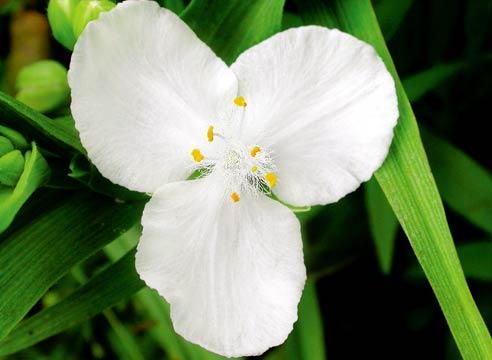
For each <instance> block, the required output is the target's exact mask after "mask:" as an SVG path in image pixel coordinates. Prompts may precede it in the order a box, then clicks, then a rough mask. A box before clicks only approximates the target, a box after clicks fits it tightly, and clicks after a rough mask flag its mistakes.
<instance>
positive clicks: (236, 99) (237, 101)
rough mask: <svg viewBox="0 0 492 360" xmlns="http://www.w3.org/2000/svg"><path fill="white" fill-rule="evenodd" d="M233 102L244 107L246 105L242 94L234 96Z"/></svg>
mask: <svg viewBox="0 0 492 360" xmlns="http://www.w3.org/2000/svg"><path fill="white" fill-rule="evenodd" d="M234 104H236V105H237V106H241V107H246V105H248V104H247V103H246V99H245V98H243V97H242V96H238V97H237V98H235V99H234Z"/></svg>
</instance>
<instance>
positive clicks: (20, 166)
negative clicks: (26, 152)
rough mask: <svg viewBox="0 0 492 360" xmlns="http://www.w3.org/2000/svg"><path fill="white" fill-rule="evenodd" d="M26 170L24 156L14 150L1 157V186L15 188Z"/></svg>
mask: <svg viewBox="0 0 492 360" xmlns="http://www.w3.org/2000/svg"><path fill="white" fill-rule="evenodd" d="M23 170H24V156H22V153H21V152H20V151H19V150H13V151H11V152H9V153H7V154H5V155H3V156H2V157H0V185H6V186H15V185H16V184H17V181H19V178H20V176H21V175H22V171H23Z"/></svg>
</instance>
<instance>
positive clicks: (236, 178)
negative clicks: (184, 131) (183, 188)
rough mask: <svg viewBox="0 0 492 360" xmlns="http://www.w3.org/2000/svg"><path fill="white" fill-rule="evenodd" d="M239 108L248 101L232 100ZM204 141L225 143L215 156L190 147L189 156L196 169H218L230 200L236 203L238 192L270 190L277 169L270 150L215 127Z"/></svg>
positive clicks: (211, 127) (244, 106)
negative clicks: (224, 133) (242, 141)
mask: <svg viewBox="0 0 492 360" xmlns="http://www.w3.org/2000/svg"><path fill="white" fill-rule="evenodd" d="M233 102H234V104H235V105H236V106H238V107H242V108H244V109H245V108H246V105H247V102H246V100H245V99H244V98H243V97H242V96H239V97H237V98H235V99H234V100H233ZM206 136H207V140H208V141H209V142H211V143H212V142H215V141H217V140H219V141H223V142H224V146H223V149H224V150H222V152H221V154H220V155H219V156H218V158H209V157H207V156H206V154H203V153H202V152H201V150H200V149H197V148H195V149H193V150H192V151H191V156H192V157H193V160H194V161H195V165H196V166H195V168H196V169H198V170H209V171H212V170H213V171H218V172H219V173H220V174H222V175H223V177H224V180H225V187H226V191H227V192H228V193H229V194H230V199H231V201H232V202H233V203H237V202H239V200H240V199H241V195H242V194H244V193H249V194H251V195H258V194H259V193H260V192H267V193H268V192H270V191H271V189H272V188H273V187H275V185H276V184H277V174H276V172H275V170H276V168H275V165H274V163H273V159H272V154H271V152H270V151H269V150H268V149H266V148H263V147H261V146H260V145H258V144H251V145H245V144H243V143H241V142H240V141H238V140H236V139H233V138H231V137H227V136H224V135H222V134H220V133H217V132H215V131H214V126H213V125H210V126H209V127H208V129H207V134H206Z"/></svg>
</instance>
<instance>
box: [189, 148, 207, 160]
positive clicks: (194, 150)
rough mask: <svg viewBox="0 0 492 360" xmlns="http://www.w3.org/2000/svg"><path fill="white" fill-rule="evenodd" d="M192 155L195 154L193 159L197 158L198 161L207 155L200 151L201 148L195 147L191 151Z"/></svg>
mask: <svg viewBox="0 0 492 360" xmlns="http://www.w3.org/2000/svg"><path fill="white" fill-rule="evenodd" d="M191 156H193V160H195V161H196V162H200V161H202V160H203V159H205V156H203V154H202V152H201V151H200V149H193V150H192V151H191Z"/></svg>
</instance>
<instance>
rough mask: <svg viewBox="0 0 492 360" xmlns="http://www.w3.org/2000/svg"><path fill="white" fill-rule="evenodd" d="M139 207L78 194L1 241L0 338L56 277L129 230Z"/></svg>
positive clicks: (23, 314)
mask: <svg viewBox="0 0 492 360" xmlns="http://www.w3.org/2000/svg"><path fill="white" fill-rule="evenodd" d="M141 211H142V205H141V204H117V203H115V202H114V201H112V200H111V199H108V198H103V197H100V196H96V195H93V194H77V195H75V196H70V197H67V199H66V201H64V202H63V203H62V204H61V206H58V207H56V208H55V209H53V210H51V211H49V212H46V213H44V214H42V215H41V216H39V217H38V218H37V219H35V220H33V221H32V222H30V223H29V224H28V225H27V226H24V227H22V228H21V229H19V230H18V231H16V232H14V233H13V234H12V235H10V236H9V237H8V238H6V239H4V240H2V241H1V242H0V339H2V338H4V337H5V336H6V335H7V334H8V333H9V332H10V330H11V329H12V328H13V327H14V326H15V325H16V324H17V323H18V322H19V321H20V320H21V319H22V318H23V317H24V316H25V315H26V314H27V312H28V311H29V310H30V309H31V308H32V307H33V306H34V304H35V303H36V302H37V301H38V300H39V299H40V298H41V296H42V295H43V294H44V293H45V292H46V290H48V289H49V287H50V286H52V285H53V284H54V283H55V282H56V281H57V280H58V279H59V278H60V277H61V276H63V275H64V274H65V273H66V272H67V271H69V270H70V268H72V267H73V266H74V265H75V264H77V263H78V262H80V261H82V260H84V259H86V258H87V257H88V256H90V255H91V254H93V253H94V252H95V251H97V250H99V249H100V248H102V247H103V246H104V245H106V244H107V243H109V242H110V241H111V240H114V239H115V238H117V237H118V236H119V235H120V234H121V233H123V232H124V231H126V230H127V229H129V228H130V227H131V226H132V225H133V224H134V223H135V222H136V221H138V219H139V218H140V215H141Z"/></svg>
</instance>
